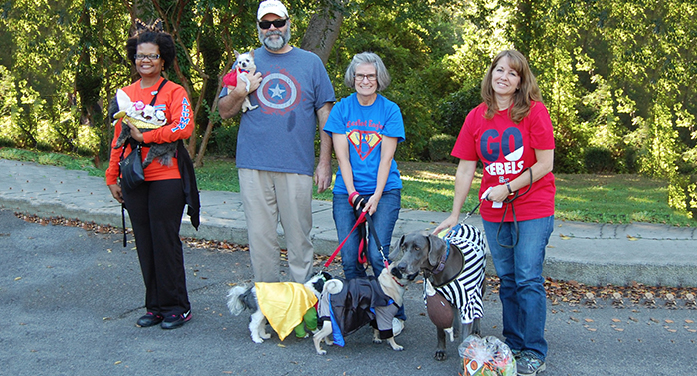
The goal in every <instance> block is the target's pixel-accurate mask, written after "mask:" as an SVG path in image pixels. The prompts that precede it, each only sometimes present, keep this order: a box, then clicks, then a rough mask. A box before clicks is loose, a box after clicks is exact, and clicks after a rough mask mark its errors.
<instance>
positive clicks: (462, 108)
mask: <svg viewBox="0 0 697 376" xmlns="http://www.w3.org/2000/svg"><path fill="white" fill-rule="evenodd" d="M480 92H481V90H480V88H479V82H474V81H473V82H472V83H471V84H470V85H466V86H465V87H463V88H462V89H460V90H459V91H457V92H455V93H452V94H450V95H448V96H447V97H446V98H445V99H443V100H442V101H441V102H440V103H439V104H438V112H437V114H438V115H439V116H438V115H437V116H438V124H439V125H440V130H441V131H442V132H444V133H446V134H449V135H452V136H457V135H458V134H460V129H462V123H464V122H465V117H467V114H468V113H469V112H470V111H471V110H472V109H473V108H475V107H477V106H478V105H479V104H480V103H482V96H481V93H480Z"/></svg>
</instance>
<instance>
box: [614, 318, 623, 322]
mask: <svg viewBox="0 0 697 376" xmlns="http://www.w3.org/2000/svg"><path fill="white" fill-rule="evenodd" d="M621 321H622V320H620V319H612V322H621Z"/></svg>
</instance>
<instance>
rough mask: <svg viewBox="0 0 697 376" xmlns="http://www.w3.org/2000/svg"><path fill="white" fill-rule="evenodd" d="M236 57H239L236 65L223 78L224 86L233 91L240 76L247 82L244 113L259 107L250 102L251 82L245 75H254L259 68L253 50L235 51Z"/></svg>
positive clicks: (243, 105)
mask: <svg viewBox="0 0 697 376" xmlns="http://www.w3.org/2000/svg"><path fill="white" fill-rule="evenodd" d="M235 56H236V57H237V60H236V61H235V64H233V65H232V71H230V73H228V74H226V75H225V76H224V77H223V85H224V86H225V87H226V88H227V89H228V91H231V90H233V89H234V88H235V87H236V86H237V77H238V76H239V77H240V78H241V80H242V81H244V82H245V89H246V91H247V96H246V97H245V98H244V102H242V112H247V111H249V110H253V109H255V108H257V107H259V106H258V105H254V106H252V103H251V102H250V101H249V89H250V86H251V82H249V79H248V78H247V75H245V74H243V73H249V74H254V73H255V72H256V70H257V66H256V65H255V64H254V51H253V50H252V51H249V52H245V53H239V52H237V51H235Z"/></svg>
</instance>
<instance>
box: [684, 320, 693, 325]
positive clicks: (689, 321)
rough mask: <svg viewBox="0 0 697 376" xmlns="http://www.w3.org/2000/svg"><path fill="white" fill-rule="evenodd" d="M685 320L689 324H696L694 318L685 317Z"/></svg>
mask: <svg viewBox="0 0 697 376" xmlns="http://www.w3.org/2000/svg"><path fill="white" fill-rule="evenodd" d="M685 322H686V323H688V324H694V323H695V322H694V321H693V320H690V319H685Z"/></svg>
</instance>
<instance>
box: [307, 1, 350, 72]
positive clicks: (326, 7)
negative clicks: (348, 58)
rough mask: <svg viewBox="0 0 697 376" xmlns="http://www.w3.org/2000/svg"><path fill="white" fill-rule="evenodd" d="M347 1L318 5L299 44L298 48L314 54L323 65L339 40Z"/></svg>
mask: <svg viewBox="0 0 697 376" xmlns="http://www.w3.org/2000/svg"><path fill="white" fill-rule="evenodd" d="M347 1H348V0H337V1H336V2H331V1H330V2H329V3H325V2H322V3H320V5H319V7H318V9H317V11H316V12H315V14H314V15H312V18H311V19H310V23H309V24H308V26H307V31H305V35H304V36H303V40H302V42H301V43H300V48H302V49H303V50H307V51H311V52H314V53H315V54H317V56H319V57H320V59H322V62H323V63H324V64H327V60H328V59H329V54H330V53H331V52H332V47H334V43H336V40H337V38H339V30H340V28H341V23H342V22H343V21H344V14H343V9H344V6H345V4H346V2H347Z"/></svg>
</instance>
